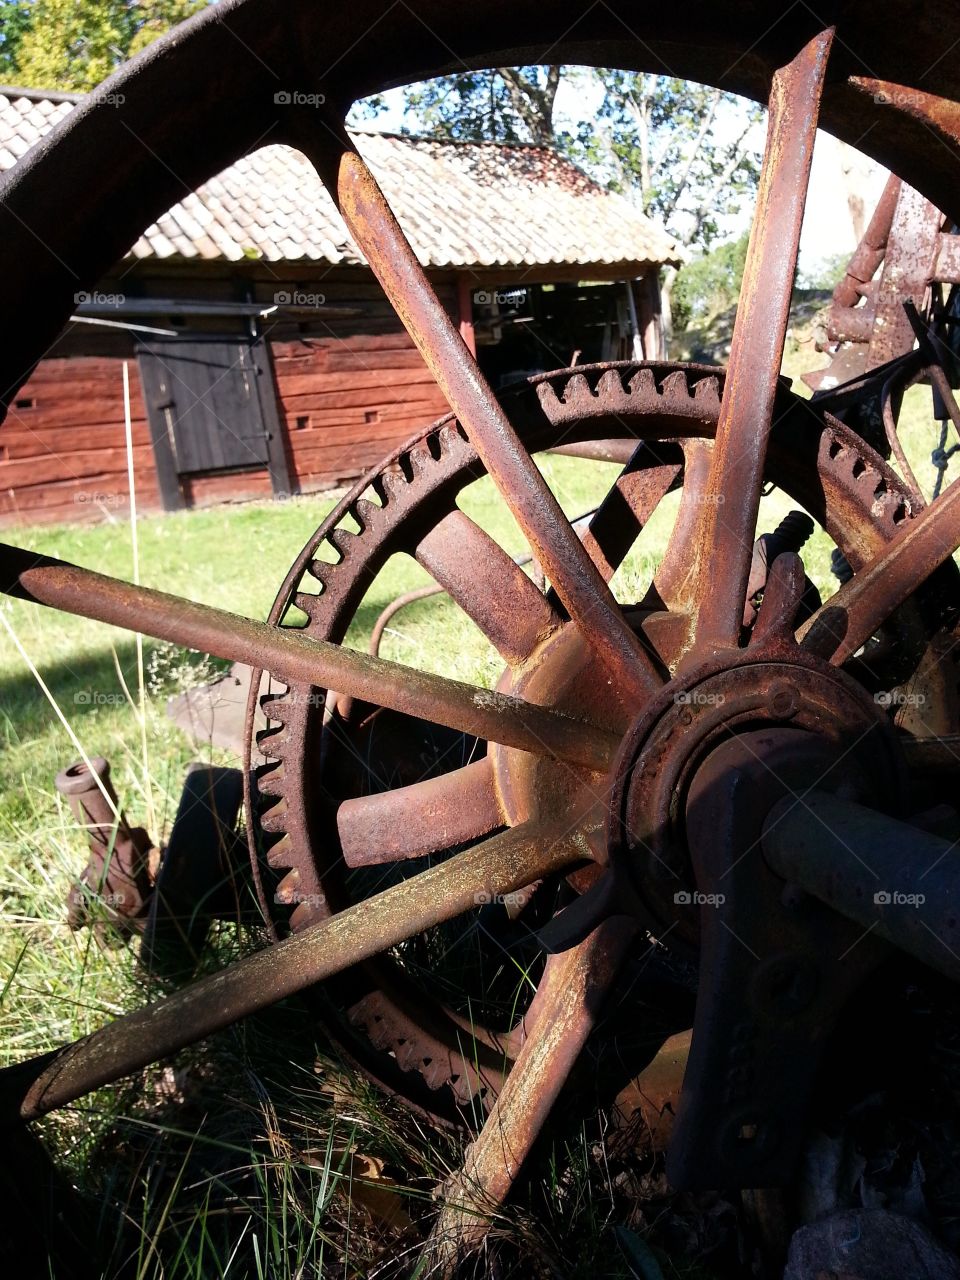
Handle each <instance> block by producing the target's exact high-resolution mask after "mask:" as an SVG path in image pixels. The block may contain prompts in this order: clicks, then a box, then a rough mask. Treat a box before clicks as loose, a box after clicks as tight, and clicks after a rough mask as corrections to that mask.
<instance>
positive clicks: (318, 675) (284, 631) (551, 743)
mask: <svg viewBox="0 0 960 1280" xmlns="http://www.w3.org/2000/svg"><path fill="white" fill-rule="evenodd" d="M0 590H2V591H4V592H5V593H6V594H8V595H15V596H19V597H21V598H25V599H28V600H33V601H36V602H37V603H39V604H46V605H51V606H52V607H54V608H57V609H63V610H65V611H66V612H67V613H76V614H79V615H80V616H81V617H84V618H94V619H96V620H97V621H99V622H108V623H110V624H112V625H113V626H116V627H124V628H125V629H127V630H136V631H138V632H140V633H141V634H143V635H150V636H154V637H156V638H157V639H158V640H169V641H172V642H173V643H174V644H180V645H184V646H185V647H186V648H190V649H199V650H200V651H201V652H202V653H209V654H211V655H212V656H213V657H216V658H227V659H229V660H230V661H232V662H245V663H247V664H248V665H249V666H251V667H253V668H254V670H264V671H269V672H270V673H271V674H272V675H274V676H276V677H277V678H278V679H280V680H286V681H289V682H291V683H293V684H310V685H314V686H317V687H321V688H326V689H337V690H339V691H341V692H343V693H347V694H349V695H350V696H351V697H354V698H363V699H364V700H365V701H368V702H372V703H374V704H376V705H377V706H384V707H391V708H392V709H393V710H394V711H401V712H404V713H406V714H407V715H412V716H419V717H421V718H422V719H427V720H434V721H437V722H439V723H440V724H444V725H447V726H449V727H450V728H452V729H460V730H462V731H463V732H464V733H469V734H473V735H474V736H476V737H479V738H484V739H486V740H487V741H491V742H499V743H502V744H503V745H504V746H511V747H519V748H520V749H521V750H523V751H532V752H534V753H535V754H537V755H546V756H553V757H555V758H556V759H560V760H566V761H568V762H569V763H572V764H580V765H583V766H585V767H586V768H588V769H595V770H600V771H603V770H605V769H606V768H607V767H608V765H609V763H610V761H611V759H612V758H613V754H614V752H615V751H616V749H617V746H618V740H617V739H616V738H615V737H614V736H613V735H612V734H609V733H606V732H605V731H604V730H602V729H599V728H597V727H596V726H594V725H590V724H587V723H585V722H584V721H581V720H574V719H573V718H571V717H569V716H564V715H561V714H560V713H558V712H555V711H549V710H547V709H546V708H543V707H537V706H534V705H533V704H532V703H529V702H524V701H523V700H522V699H520V698H511V697H507V696H506V695H504V694H499V693H494V692H492V691H490V690H487V689H478V688H476V687H474V686H473V685H469V684H464V683H462V682H461V681H459V680H446V679H444V678H443V677H442V676H434V675H428V674H426V673H425V672H422V671H416V670H415V669H414V668H412V667H405V666H401V665H400V664H399V663H396V662H387V661H385V660H384V659H383V658H373V657H370V656H369V655H368V654H363V653H356V652H354V651H353V650H352V649H345V648H342V647H341V646H340V645H335V644H329V643H327V642H326V641H323V640H313V639H311V638H310V637H309V636H303V635H300V634H299V633H298V632H296V631H295V630H292V629H290V628H282V627H270V626H267V625H266V624H265V623H262V622H253V621H252V620H251V619H249V618H242V617H240V616H239V615H238V614H234V613H228V612H226V611H225V610H222V609H213V608H211V607H210V606H208V605H202V604H197V603H195V602H194V601H192V600H184V599H183V598H182V597H181V596H172V595H167V594H166V593H165V592H163V591H154V590H152V589H151V588H149V587H135V586H132V585H131V584H130V583H128V582H122V581H121V580H120V579H119V578H109V577H106V576H104V575H103V574H100V573H93V572H92V571H91V570H89V569H80V568H77V566H76V565H70V564H66V563H64V561H62V560H54V559H51V558H50V557H48V556H39V555H34V554H32V553H30V552H28V551H23V550H21V549H20V548H18V547H10V546H6V545H4V544H2V543H0Z"/></svg>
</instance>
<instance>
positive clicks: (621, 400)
mask: <svg viewBox="0 0 960 1280" xmlns="http://www.w3.org/2000/svg"><path fill="white" fill-rule="evenodd" d="M597 397H598V399H600V400H602V401H603V402H604V404H609V405H610V406H611V408H614V409H625V408H627V406H628V405H629V403H630V397H629V396H628V395H627V391H626V388H625V387H624V385H623V380H622V379H621V377H620V374H619V373H618V372H617V370H616V369H607V370H606V372H605V373H603V374H602V375H601V378H600V381H599V382H598V383H597Z"/></svg>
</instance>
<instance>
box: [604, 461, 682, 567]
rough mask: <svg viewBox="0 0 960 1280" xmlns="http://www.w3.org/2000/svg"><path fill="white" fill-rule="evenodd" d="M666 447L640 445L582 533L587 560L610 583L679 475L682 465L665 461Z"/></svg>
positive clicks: (677, 462)
mask: <svg viewBox="0 0 960 1280" xmlns="http://www.w3.org/2000/svg"><path fill="white" fill-rule="evenodd" d="M670 452H671V450H670V448H669V446H664V445H657V444H647V443H645V442H643V443H641V444H639V445H638V446H637V447H636V449H635V450H634V451H633V454H632V455H631V457H630V460H629V461H628V462H627V464H626V466H625V467H624V468H623V470H622V471H621V472H620V474H619V475H618V476H617V479H616V481H615V482H614V484H613V487H612V488H611V489H610V492H609V493H608V494H607V496H606V497H605V498H604V500H603V502H602V503H601V504H600V506H599V507H598V508H597V511H596V513H595V514H594V516H593V519H592V520H591V521H590V525H589V527H588V529H587V531H586V533H585V534H584V535H583V545H584V547H586V549H587V553H588V555H589V556H590V559H591V560H592V561H593V563H594V564H595V565H596V566H597V568H598V569H599V570H600V572H601V574H602V575H603V578H604V581H606V582H609V581H610V579H611V578H612V577H613V575H614V574H615V573H616V571H617V569H618V568H619V567H620V564H621V563H622V562H623V560H624V557H625V556H626V554H627V552H628V551H629V550H630V548H631V547H632V546H633V544H634V542H636V540H637V538H638V537H639V536H640V534H641V533H642V531H643V526H644V525H645V524H646V523H647V521H648V520H649V519H650V517H651V516H652V515H653V513H654V511H655V510H656V509H657V507H658V506H659V505H660V501H661V499H662V498H663V497H664V496H665V495H666V494H667V493H669V492H670V489H671V488H672V487H673V485H674V484H675V483H676V481H677V480H678V479H679V477H680V473H681V471H682V464H681V463H680V462H679V461H676V462H674V461H672V460H667V456H668V454H669V453H670Z"/></svg>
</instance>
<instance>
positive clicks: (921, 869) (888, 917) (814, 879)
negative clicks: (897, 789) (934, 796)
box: [763, 791, 960, 981]
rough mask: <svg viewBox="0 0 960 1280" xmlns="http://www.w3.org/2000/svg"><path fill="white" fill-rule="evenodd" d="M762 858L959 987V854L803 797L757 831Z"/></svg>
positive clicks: (895, 825)
mask: <svg viewBox="0 0 960 1280" xmlns="http://www.w3.org/2000/svg"><path fill="white" fill-rule="evenodd" d="M763 853H764V857H765V858H766V859H767V862H768V863H769V864H770V866H771V867H772V868H773V870H774V871H775V872H776V873H777V875H780V876H783V878H784V879H785V880H788V881H790V882H791V883H793V884H797V885H799V886H800V888H801V889H803V890H805V891H806V892H807V893H809V894H811V895H812V896H813V897H815V898H819V899H820V901H821V902H825V903H826V904H827V905H828V906H830V907H833V909H834V910H835V911H838V912H840V914H841V915H844V916H846V917H847V918H848V919H849V920H853V921H855V922H856V923H857V924H860V925H862V926H863V928H864V931H865V933H875V934H876V935H877V936H878V937H881V938H885V939H886V940H887V941H888V942H892V943H893V944H894V946H897V947H899V948H900V949H901V950H902V951H906V952H908V953H909V954H910V955H912V956H915V957H916V958H917V959H918V960H922V961H923V962H924V963H925V964H929V965H930V966H931V967H932V968H934V969H938V970H939V971H940V972H941V973H945V974H946V975H947V977H948V978H952V979H953V980H954V981H957V980H960V855H958V853H957V845H956V841H952V840H944V839H942V838H941V837H940V836H935V835H931V834H930V833H929V832H927V831H923V830H920V829H919V828H917V827H912V826H910V825H909V824H908V823H906V822H899V821H897V819H896V818H891V817H888V816H887V814H884V813H879V812H878V811H877V810H875V809H868V808H865V807H864V806H863V805H860V804H854V803H853V802H852V801H850V800H841V799H839V798H838V797H837V796H834V795H830V794H829V793H827V792H824V791H809V792H807V793H806V794H805V795H804V797H803V803H802V804H798V803H797V801H796V799H795V797H793V796H786V797H784V799H783V800H781V801H779V802H778V803H777V804H775V805H774V806H773V808H772V809H771V810H770V812H769V813H768V814H767V817H766V819H765V821H764V825H763Z"/></svg>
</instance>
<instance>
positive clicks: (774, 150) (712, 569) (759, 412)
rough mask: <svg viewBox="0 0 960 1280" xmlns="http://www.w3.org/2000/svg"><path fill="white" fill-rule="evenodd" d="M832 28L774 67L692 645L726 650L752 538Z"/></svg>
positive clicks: (707, 509) (704, 528) (704, 530)
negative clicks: (784, 64) (695, 638)
mask: <svg viewBox="0 0 960 1280" xmlns="http://www.w3.org/2000/svg"><path fill="white" fill-rule="evenodd" d="M832 42H833V29H832V28H831V29H830V30H828V31H823V32H821V33H820V34H819V35H818V36H816V37H815V38H814V39H813V40H811V41H810V42H809V44H807V45H806V46H805V47H804V48H803V49H802V50H801V52H800V53H799V54H798V55H797V57H796V58H794V60H793V61H792V62H791V63H789V64H788V65H787V66H785V67H781V68H780V70H779V71H777V72H776V73H775V74H774V77H773V84H772V87H771V91H770V105H769V111H770V115H769V123H768V128H767V143H766V150H765V153H764V157H763V169H762V171H761V174H760V186H759V190H758V192H757V204H756V209H755V211H754V217H753V227H752V230H751V232H750V247H749V249H748V251H747V261H746V266H745V268H744V273H743V284H742V286H741V289H740V301H739V305H738V307H737V317H736V321H735V323H734V328H733V339H732V341H731V344H730V361H729V368H728V372H727V377H726V380H725V383H724V388H723V397H722V399H721V403H720V418H719V421H718V422H717V435H716V442H715V444H714V449H713V460H712V463H711V467H710V476H709V479H708V482H707V490H706V493H705V494H704V509H703V515H702V520H701V526H700V535H699V539H700V547H699V555H698V569H699V587H700V604H699V609H698V616H697V645H698V647H706V648H724V647H728V648H733V647H736V645H737V644H738V642H739V638H740V626H741V621H742V617H743V601H744V598H745V592H746V588H747V577H748V575H749V572H750V562H751V559H752V555H753V543H754V539H755V537H756V526H757V514H758V511H759V505H760V488H761V485H762V483H763V464H764V459H765V457H766V449H767V438H768V436H769V434H770V429H771V426H772V422H773V406H774V398H775V396H776V391H777V380H778V378H779V376H780V364H781V361H782V359H783V345H784V341H785V339H786V332H787V321H788V318H789V314H790V295H791V291H792V289H793V276H794V271H795V269H796V262H797V249H798V246H799V243H800V224H801V222H802V220H803V208H804V204H805V202H806V193H807V183H808V180H809V177H810V162H811V160H812V157H813V143H814V138H815V136H816V131H817V120H818V117H819V109H820V98H821V94H822V92H823V82H824V75H825V73H826V68H827V59H828V56H829V53H830V46H831V44H832Z"/></svg>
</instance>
